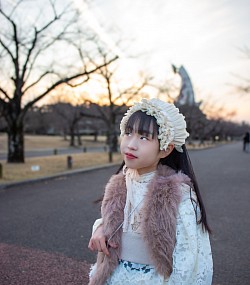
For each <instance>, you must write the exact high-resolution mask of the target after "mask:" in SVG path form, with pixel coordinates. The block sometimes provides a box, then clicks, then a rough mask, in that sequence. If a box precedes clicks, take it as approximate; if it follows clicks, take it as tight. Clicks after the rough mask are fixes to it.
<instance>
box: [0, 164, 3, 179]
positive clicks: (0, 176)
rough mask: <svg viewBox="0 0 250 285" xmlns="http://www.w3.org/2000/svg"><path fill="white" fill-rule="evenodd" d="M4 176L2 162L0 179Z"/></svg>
mask: <svg viewBox="0 0 250 285" xmlns="http://www.w3.org/2000/svg"><path fill="white" fill-rule="evenodd" d="M1 178H3V165H2V163H0V179H1Z"/></svg>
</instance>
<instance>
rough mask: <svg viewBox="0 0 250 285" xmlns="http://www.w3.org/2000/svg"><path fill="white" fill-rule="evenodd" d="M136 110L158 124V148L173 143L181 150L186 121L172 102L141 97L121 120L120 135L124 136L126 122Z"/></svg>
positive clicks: (164, 148)
mask: <svg viewBox="0 0 250 285" xmlns="http://www.w3.org/2000/svg"><path fill="white" fill-rule="evenodd" d="M136 111H142V112H145V113H146V114H147V115H150V116H153V117H155V119H156V122H157V125H158V126H159V134H158V139H159V140H160V149H161V150H166V149H167V147H168V145H169V143H171V142H172V143H174V147H175V148H176V150H178V151H179V152H183V150H182V147H181V146H182V145H183V144H185V140H186V138H187V137H188V136H189V133H188V132H187V131H186V127H187V125H186V121H185V118H184V116H183V115H182V114H181V113H180V112H179V109H178V108H176V107H175V105H174V104H170V103H167V102H164V101H161V100H159V99H156V98H154V99H150V100H147V99H142V100H141V102H139V103H135V104H134V106H132V107H130V108H129V109H128V111H127V112H126V114H125V115H124V117H123V118H122V120H121V124H120V130H121V136H124V134H125V129H126V125H127V122H128V120H129V118H130V116H131V115H132V114H133V113H135V112H136Z"/></svg>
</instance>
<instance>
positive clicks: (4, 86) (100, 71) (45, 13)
mask: <svg viewBox="0 0 250 285" xmlns="http://www.w3.org/2000/svg"><path fill="white" fill-rule="evenodd" d="M39 2H40V1H27V0H19V1H14V2H13V1H12V2H11V1H5V2H4V4H2V3H1V4H0V21H1V30H0V60H1V66H0V77H1V82H0V117H2V125H3V127H2V129H4V130H5V131H6V132H7V134H8V162H24V159H25V158H24V131H25V130H28V129H32V124H34V125H35V124H38V122H40V123H41V122H43V124H41V126H42V125H43V126H42V127H41V128H40V127H39V129H42V128H44V132H46V130H47V128H48V125H47V126H46V122H45V121H46V120H48V118H50V119H49V122H50V124H51V122H56V121H60V120H61V121H63V122H65V123H64V126H67V130H64V132H67V134H70V136H71V145H73V144H74V136H75V134H76V133H77V128H78V129H79V124H80V123H81V125H83V126H84V122H85V125H86V124H87V122H91V124H92V126H93V125H95V126H96V129H97V127H98V128H101V129H103V130H105V132H106V134H107V142H108V144H109V147H110V149H111V150H113V151H115V150H116V149H117V145H116V142H117V131H118V122H119V121H120V117H121V115H122V114H124V112H125V110H126V108H127V106H129V105H130V104H131V102H132V99H133V100H134V99H135V97H142V96H144V97H145V95H146V94H145V87H146V86H149V85H151V88H152V84H151V82H150V78H148V77H146V76H141V77H140V78H138V80H137V82H136V83H131V85H130V86H128V85H126V87H124V86H123V87H121V86H119V84H118V83H117V80H116V67H115V65H116V63H117V62H118V56H117V55H116V54H114V53H113V52H112V51H110V50H109V49H108V48H107V46H106V45H104V44H103V43H102V42H101V41H100V39H99V38H98V37H97V36H96V35H95V34H93V33H92V32H91V31H90V30H89V28H88V26H87V25H86V23H85V22H84V15H83V14H82V13H80V12H79V11H78V10H77V8H76V7H75V5H74V1H71V0H65V1H63V3H62V1H56V0H44V1H43V3H42V5H43V6H42V7H39ZM13 3H14V4H13ZM40 3H41V2H40ZM29 12H32V13H29ZM27 15H32V18H31V16H28V17H27ZM92 80H97V81H98V82H99V84H100V85H102V87H103V92H102V93H101V94H100V95H99V100H98V102H97V103H96V104H94V103H93V102H91V101H90V99H89V98H87V97H86V96H82V97H81V99H80V102H75V103H74V104H71V102H73V101H74V100H73V97H71V98H70V100H69V101H68V102H65V101H64V100H63V101H61V102H56V103H55V102H54V103H52V104H49V105H48V104H46V105H45V103H44V101H43V102H42V100H44V99H47V98H51V97H52V95H53V96H54V95H55V94H58V93H60V92H62V90H64V89H65V86H66V87H67V90H68V92H67V93H68V94H67V96H68V97H70V96H73V94H74V92H73V91H72V90H73V89H74V88H78V87H79V86H82V85H83V84H86V83H87V82H90V81H92ZM153 87H154V88H156V89H158V91H159V94H160V93H161V96H165V97H164V98H165V100H167V99H169V88H168V86H161V87H159V86H153ZM41 102H42V103H41ZM38 104H39V105H40V106H42V107H38ZM190 108H191V109H190ZM181 109H182V111H183V113H184V114H185V115H186V118H187V121H188V125H189V132H190V133H191V138H198V139H200V140H204V139H207V138H211V137H214V136H215V134H216V135H218V134H222V133H223V136H224V137H226V136H229V135H230V136H235V135H236V134H235V133H231V130H233V129H235V130H236V129H237V128H238V130H239V129H240V128H239V126H237V127H236V125H235V124H233V123H229V122H225V121H224V120H223V118H217V119H213V120H211V119H208V118H207V117H206V116H205V115H204V113H203V112H201V110H200V109H199V108H195V107H188V106H181ZM51 116H53V119H52V118H51ZM45 117H46V118H47V119H46V120H45ZM55 117H56V118H57V119H55ZM34 118H36V119H34ZM42 118H43V119H42ZM58 118H60V119H58ZM43 120H45V121H43ZM29 121H30V122H32V124H29ZM226 125H227V128H226ZM234 125H235V127H233V126H234ZM39 126H40V125H39ZM53 128H54V129H59V126H58V125H57V126H53ZM242 128H244V126H243V127H242ZM226 129H228V131H225V130H226ZM222 130H223V131H222ZM243 132H244V130H243Z"/></svg>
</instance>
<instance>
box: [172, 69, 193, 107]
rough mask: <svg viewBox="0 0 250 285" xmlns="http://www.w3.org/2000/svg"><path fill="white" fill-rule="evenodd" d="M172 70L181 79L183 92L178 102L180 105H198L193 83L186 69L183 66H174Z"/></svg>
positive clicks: (181, 91)
mask: <svg viewBox="0 0 250 285" xmlns="http://www.w3.org/2000/svg"><path fill="white" fill-rule="evenodd" d="M172 68H173V71H174V73H178V74H179V75H180V77H181V90H180V94H179V96H178V98H177V100H176V102H177V103H178V104H179V105H189V106H193V105H197V104H196V103H195V98H194V90H193V86H192V82H191V79H190V77H189V75H188V73H187V71H186V69H185V68H184V67H183V66H181V67H179V68H177V67H176V66H174V65H172Z"/></svg>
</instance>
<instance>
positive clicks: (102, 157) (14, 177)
mask: <svg viewBox="0 0 250 285" xmlns="http://www.w3.org/2000/svg"><path fill="white" fill-rule="evenodd" d="M71 156H72V161H73V163H72V164H73V166H72V169H71V170H76V169H81V168H87V167H91V166H97V165H98V166H101V165H105V164H107V163H108V153H79V154H72V155H71ZM121 161H122V158H121V155H120V154H114V155H113V162H114V163H120V162H121ZM1 164H2V167H3V177H2V179H0V184H3V183H10V182H17V181H22V180H27V179H34V178H39V177H44V176H49V175H53V174H58V173H63V172H65V171H68V170H69V169H68V168H67V155H58V156H56V155H55V156H47V157H35V158H27V159H26V162H25V164H20V163H6V162H1ZM34 166H35V167H34ZM37 166H38V167H39V170H38V171H33V170H32V168H37Z"/></svg>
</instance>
